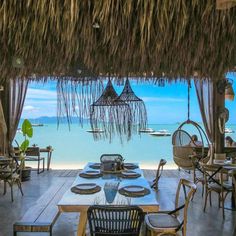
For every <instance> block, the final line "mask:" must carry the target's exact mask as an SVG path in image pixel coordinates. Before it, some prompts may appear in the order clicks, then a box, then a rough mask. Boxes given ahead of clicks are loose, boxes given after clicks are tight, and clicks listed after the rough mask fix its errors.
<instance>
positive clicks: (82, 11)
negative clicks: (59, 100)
mask: <svg viewBox="0 0 236 236" xmlns="http://www.w3.org/2000/svg"><path fill="white" fill-rule="evenodd" d="M235 22H236V7H233V8H231V9H229V10H224V11H218V10H216V1H215V0H208V1H203V0H191V1H189V0H175V1H173V0H165V1H163V0H150V1H146V0H137V1H123V0H103V1H92V0H88V1H84V0H60V1H58V0H49V1H45V0H37V1H34V0H22V1H15V0H2V1H0V35H1V37H0V48H1V53H0V74H1V80H6V79H8V78H15V77H16V76H18V77H21V76H22V77H23V76H24V77H27V78H29V77H30V76H32V74H35V75H36V77H35V78H36V79H41V78H47V76H51V77H53V76H55V78H58V77H60V76H64V77H67V78H70V77H69V76H70V74H71V66H72V65H77V66H78V69H79V68H80V65H81V64H83V65H85V66H86V68H87V69H88V70H89V71H92V72H93V73H94V74H95V75H104V76H106V75H107V72H108V71H110V72H111V73H112V75H113V76H117V78H119V76H126V75H129V76H132V77H136V78H137V79H143V78H144V77H152V78H154V79H155V78H159V77H161V76H162V73H163V72H164V73H165V76H166V78H167V79H170V80H171V79H177V78H179V77H181V78H184V79H188V78H190V77H191V76H192V75H193V73H194V71H197V72H198V76H199V78H204V77H210V78H212V79H218V78H219V77H222V76H223V74H224V73H225V72H227V71H228V70H233V69H234V67H235V65H236V44H235V38H236V24H235ZM93 26H94V27H93ZM15 62H17V63H15ZM78 77H83V76H82V75H78V76H77V78H78ZM31 78H32V77H31Z"/></svg>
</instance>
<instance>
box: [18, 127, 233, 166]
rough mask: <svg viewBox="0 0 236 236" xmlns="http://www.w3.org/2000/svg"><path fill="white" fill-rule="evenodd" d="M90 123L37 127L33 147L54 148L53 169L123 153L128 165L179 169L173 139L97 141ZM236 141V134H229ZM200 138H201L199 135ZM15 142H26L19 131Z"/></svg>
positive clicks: (139, 137) (140, 137) (143, 136)
mask: <svg viewBox="0 0 236 236" xmlns="http://www.w3.org/2000/svg"><path fill="white" fill-rule="evenodd" d="M148 127H149V128H152V129H154V130H160V129H165V130H168V131H169V132H170V133H171V134H173V132H174V131H175V130H176V129H177V128H178V127H179V124H150V125H148ZM227 127H228V128H230V129H232V130H235V131H236V125H228V126H227ZM89 129H90V125H89V124H85V125H84V127H83V128H81V127H80V126H79V125H78V124H72V125H71V129H70V130H69V129H68V125H67V124H60V126H59V128H58V129H57V124H56V123H54V124H44V126H38V127H34V135H33V138H32V139H30V145H33V144H36V145H38V146H39V147H41V148H43V147H46V146H49V145H51V146H52V147H53V149H54V151H53V154H52V162H51V168H53V169H77V168H82V167H83V166H84V165H85V164H86V163H87V162H99V160H100V156H101V155H102V154H104V153H118V154H121V155H122V156H123V157H124V158H125V161H126V162H136V163H139V164H140V166H141V167H142V168H149V169H156V167H157V165H158V162H159V160H160V159H161V158H164V159H166V160H167V164H168V167H169V168H176V166H175V165H174V162H173V157H172V136H167V137H156V136H152V135H150V134H148V133H142V134H141V135H133V136H132V138H131V140H130V141H128V142H126V141H124V142H123V143H121V142H120V139H119V138H118V137H117V138H115V139H113V141H112V142H111V143H110V142H109V140H96V141H95V140H94V139H93V135H92V134H91V133H89V132H87V131H86V130H89ZM184 129H185V130H186V131H188V132H189V133H190V134H197V135H198V131H197V130H196V129H195V128H194V127H193V126H190V125H186V126H185V127H184ZM226 135H230V136H231V137H232V138H233V139H236V133H231V134H226ZM198 136H199V135H198ZM15 139H16V140H17V141H18V142H21V141H22V134H21V133H20V132H17V134H16V137H15Z"/></svg>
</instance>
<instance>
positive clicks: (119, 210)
mask: <svg viewBox="0 0 236 236" xmlns="http://www.w3.org/2000/svg"><path fill="white" fill-rule="evenodd" d="M87 214H88V222H89V228H90V235H91V236H103V235H126V236H138V235H139V232H140V227H141V224H142V223H143V220H144V214H143V211H142V209H140V208H139V207H137V206H101V205H99V206H98V205H95V206H90V207H89V209H88V213H87Z"/></svg>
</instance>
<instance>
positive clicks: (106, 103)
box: [90, 78, 133, 141]
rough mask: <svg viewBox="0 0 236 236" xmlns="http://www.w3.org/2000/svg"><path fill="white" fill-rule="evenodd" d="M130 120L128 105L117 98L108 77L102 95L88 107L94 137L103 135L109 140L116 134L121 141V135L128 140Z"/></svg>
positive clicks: (130, 126)
mask: <svg viewBox="0 0 236 236" xmlns="http://www.w3.org/2000/svg"><path fill="white" fill-rule="evenodd" d="M132 121H133V119H132V114H131V110H130V107H129V105H128V104H127V103H125V102H124V101H122V100H120V99H119V97H118V95H117V93H116V91H115V89H114V87H113V85H112V83H111V80H110V78H109V80H108V83H107V86H106V88H105V89H104V91H103V93H102V95H101V96H100V97H99V98H98V100H97V101H96V102H94V103H93V104H92V105H91V107H90V124H91V128H92V130H93V131H94V132H93V135H94V138H95V139H98V138H102V137H105V138H108V139H109V140H110V141H111V140H112V138H113V136H114V135H115V134H118V135H119V137H120V139H121V141H122V140H123V136H126V137H127V140H129V139H130V137H131V130H132V125H133V123H132ZM96 131H97V132H96ZM99 131H102V132H99Z"/></svg>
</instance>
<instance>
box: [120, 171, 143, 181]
mask: <svg viewBox="0 0 236 236" xmlns="http://www.w3.org/2000/svg"><path fill="white" fill-rule="evenodd" d="M140 176H141V174H139V173H137V172H135V171H133V170H125V171H122V172H121V177H122V178H127V179H129V178H138V177H140Z"/></svg>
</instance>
